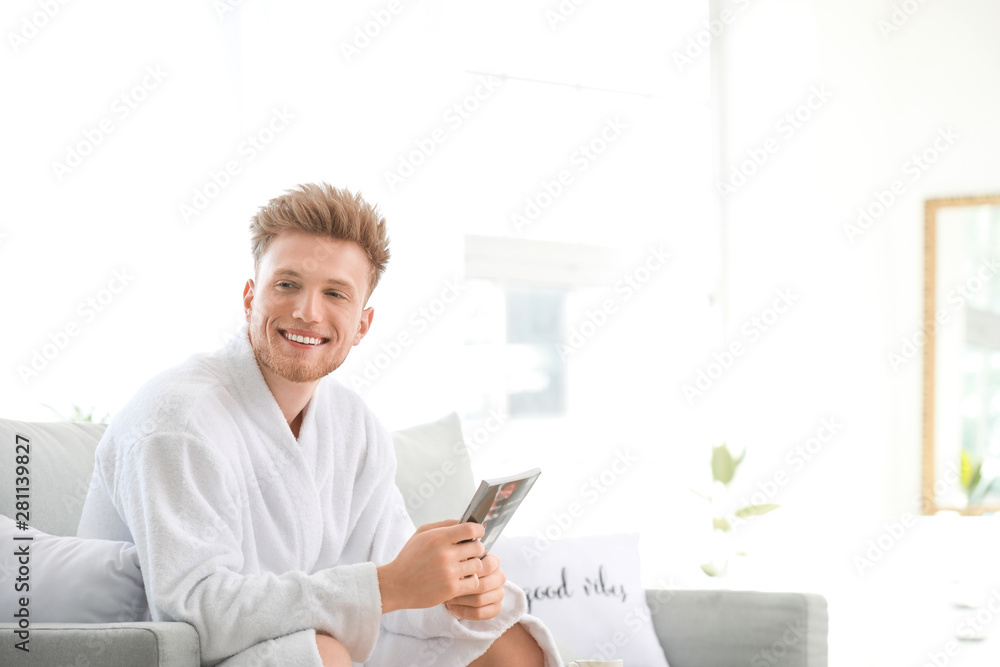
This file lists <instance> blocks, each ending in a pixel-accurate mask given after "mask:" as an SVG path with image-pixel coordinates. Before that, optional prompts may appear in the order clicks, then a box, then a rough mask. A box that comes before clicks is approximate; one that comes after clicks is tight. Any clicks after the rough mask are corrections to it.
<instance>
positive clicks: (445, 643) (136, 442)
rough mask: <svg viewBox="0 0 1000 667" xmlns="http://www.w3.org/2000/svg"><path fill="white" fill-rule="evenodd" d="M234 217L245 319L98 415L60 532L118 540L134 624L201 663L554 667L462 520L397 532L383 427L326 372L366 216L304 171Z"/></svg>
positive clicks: (349, 306) (375, 273)
mask: <svg viewBox="0 0 1000 667" xmlns="http://www.w3.org/2000/svg"><path fill="white" fill-rule="evenodd" d="M251 230H252V247H253V255H254V278H253V279H251V280H248V281H247V284H246V287H245V288H244V291H243V305H244V309H245V311H246V318H247V326H246V327H243V328H242V329H241V331H240V332H239V334H238V335H237V336H236V338H235V339H234V340H233V341H231V342H230V343H229V344H227V345H226V346H225V347H224V348H223V349H222V350H219V351H218V352H216V353H213V354H210V355H194V356H193V357H191V358H190V359H189V360H188V361H187V362H185V363H184V364H182V365H180V366H178V367H176V368H174V369H172V370H170V371H167V372H165V373H162V374H160V375H158V376H156V377H155V378H153V380H151V381H150V382H148V383H147V384H146V385H145V386H144V387H143V388H142V389H140V391H139V392H138V394H137V395H136V396H135V398H133V399H132V401H130V403H129V404H128V405H127V406H126V407H125V408H124V409H123V410H122V411H121V413H120V414H118V415H116V417H115V418H114V420H113V421H112V423H111V425H110V426H109V427H108V430H107V432H106V433H105V435H104V437H103V439H102V440H101V443H100V445H99V446H98V449H97V454H96V464H95V470H94V479H93V482H92V484H91V488H90V492H89V493H88V496H87V500H86V502H85V505H84V509H83V515H82V518H81V522H80V527H79V531H78V534H79V535H81V536H87V537H104V538H111V539H120V540H127V541H131V542H134V543H135V544H136V546H137V552H138V554H139V559H140V565H141V568H142V573H143V578H144V582H145V586H146V593H147V597H148V599H149V603H150V610H151V616H152V619H153V620H181V621H186V622H188V623H190V624H192V625H194V627H195V628H196V629H197V630H198V635H199V639H200V642H201V659H202V663H203V664H207V665H213V664H220V663H221V664H225V665H250V664H258V665H259V664H276V665H277V664H281V665H312V666H314V667H318V666H319V665H324V666H331V665H337V666H338V667H341V666H347V665H350V664H351V663H352V662H354V663H361V662H368V663H369V664H373V665H374V664H378V665H409V664H415V665H423V664H437V665H465V664H469V663H472V664H476V665H494V664H495V665H501V664H503V665H525V666H531V665H538V666H542V665H544V666H545V667H554V666H555V665H558V664H559V661H558V653H557V651H556V649H555V646H554V644H553V642H552V638H551V636H550V635H549V634H548V632H547V631H546V630H545V628H544V626H542V625H541V624H540V623H539V622H538V620H537V619H534V618H532V617H530V616H525V615H524V612H525V609H526V602H525V598H524V594H523V593H522V592H521V591H520V590H519V589H517V588H516V587H514V586H513V585H512V584H509V583H506V577H505V576H504V574H503V571H502V570H501V569H500V565H499V561H498V559H497V558H496V556H494V555H492V554H491V555H487V556H486V557H485V558H482V559H480V558H479V556H481V555H482V545H481V544H480V543H479V542H478V541H476V540H475V539H474V538H478V537H481V536H482V535H483V528H482V526H480V525H478V524H473V523H465V524H459V523H457V522H456V521H454V520H451V521H444V522H440V523H436V524H428V525H425V526H421V527H420V528H419V529H417V530H416V532H414V529H413V524H412V523H411V522H410V520H409V517H408V515H407V514H406V510H405V506H404V503H403V499H402V496H401V495H400V493H399V491H398V490H397V489H396V486H395V483H394V479H395V465H396V464H395V458H394V454H393V449H392V443H391V441H390V439H389V435H388V433H387V432H386V430H385V428H384V427H383V426H382V425H381V424H380V423H379V422H378V421H377V420H376V419H375V417H374V416H373V415H372V413H371V412H370V411H369V410H368V408H367V407H366V406H365V405H364V403H363V402H362V401H361V399H360V398H359V397H358V396H357V395H356V394H354V393H353V392H351V391H350V390H348V389H347V388H345V387H344V386H343V385H342V384H340V383H339V382H337V381H336V380H335V379H333V378H332V377H331V376H330V373H331V372H333V371H334V370H335V369H336V368H338V367H339V366H340V365H341V364H342V363H343V361H344V359H345V358H346V357H347V354H348V352H349V351H350V349H351V348H352V347H353V346H355V345H357V344H358V343H360V342H361V340H362V339H363V338H364V336H365V334H367V333H368V331H369V329H370V327H371V324H372V319H373V315H374V313H373V310H372V308H371V307H368V306H367V300H368V297H369V296H370V295H371V293H372V290H374V288H375V286H376V284H377V283H378V280H379V278H380V277H381V274H382V272H383V271H384V269H385V266H386V263H387V261H388V259H389V250H388V239H387V237H386V230H385V221H384V220H383V219H382V217H381V216H380V215H379V214H378V212H377V211H376V210H375V209H374V208H372V207H371V206H370V205H368V204H367V203H366V202H365V201H364V200H362V199H361V198H360V196H358V195H354V194H351V193H349V192H347V191H345V190H337V189H334V188H332V187H330V186H329V185H326V184H322V185H305V186H300V187H299V189H297V190H291V191H289V192H288V193H286V194H285V195H283V196H281V197H278V198H276V199H274V200H272V201H270V202H269V203H268V204H267V205H266V206H264V207H262V208H261V209H260V211H258V213H257V214H256V215H255V216H254V218H253V222H252V224H251ZM470 540H472V541H470Z"/></svg>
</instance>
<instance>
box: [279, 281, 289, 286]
mask: <svg viewBox="0 0 1000 667" xmlns="http://www.w3.org/2000/svg"><path fill="white" fill-rule="evenodd" d="M286 285H287V286H288V287H292V284H291V283H290V282H286V281H282V282H280V283H278V287H285V286H286Z"/></svg>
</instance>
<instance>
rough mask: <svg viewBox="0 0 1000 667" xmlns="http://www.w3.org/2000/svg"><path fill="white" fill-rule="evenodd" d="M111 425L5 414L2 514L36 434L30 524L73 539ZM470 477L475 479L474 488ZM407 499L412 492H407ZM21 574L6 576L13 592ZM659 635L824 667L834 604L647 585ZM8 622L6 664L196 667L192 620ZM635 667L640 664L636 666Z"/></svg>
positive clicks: (718, 661)
mask: <svg viewBox="0 0 1000 667" xmlns="http://www.w3.org/2000/svg"><path fill="white" fill-rule="evenodd" d="M103 431H104V425H101V424H88V423H75V422H54V423H28V422H16V421H12V420H6V419H0V456H2V461H3V465H2V466H0V470H2V471H4V472H3V476H2V479H0V514H2V515H4V516H7V517H11V518H13V517H14V515H15V511H16V508H15V507H14V496H15V490H14V484H15V482H14V467H13V466H8V463H9V462H12V461H15V460H16V459H15V455H16V452H15V451H14V450H15V442H16V436H17V434H22V435H23V436H25V437H28V438H29V439H30V440H31V443H32V445H31V447H32V449H31V454H30V464H29V471H30V485H31V522H30V523H31V525H32V526H33V527H34V528H37V529H38V530H41V531H44V532H46V533H49V534H52V535H75V531H76V525H77V522H78V521H79V516H80V510H81V508H82V504H83V500H84V498H85V497H86V493H87V488H88V485H89V479H90V476H91V473H92V469H93V456H94V449H95V447H96V446H97V443H98V441H99V439H100V436H101V434H102V433H103ZM471 483H472V480H469V484H471ZM404 495H405V493H404ZM9 546H10V545H8V544H4V545H2V549H3V550H5V551H8V550H9ZM13 575H14V572H13V571H12V570H11V568H9V567H8V568H5V569H4V570H3V571H2V572H0V586H3V587H5V588H8V589H11V588H12V587H13V585H14V582H13V581H12V580H11V579H12V578H13ZM646 596H647V600H648V602H649V607H650V611H651V612H652V615H653V623H654V626H655V629H656V634H657V636H658V638H659V640H660V643H661V645H662V647H663V650H664V653H665V654H666V657H667V660H668V661H669V663H670V665H671V667H695V666H697V667H712V666H715V667H730V666H731V667H737V666H739V667H825V665H826V664H827V606H826V601H825V600H824V599H823V598H822V597H821V596H819V595H816V594H810V593H763V592H753V591H723V590H647V591H646ZM9 619H10V617H9V616H8V617H7V618H3V619H0V620H2V621H4V622H0V664H3V665H22V664H23V665H52V666H62V665H74V666H76V665H90V666H97V665H107V666H116V665H121V666H123V667H124V666H129V667H136V666H146V665H150V666H152V665H158V666H160V667H173V666H177V667H181V666H183V667H193V666H195V665H198V664H199V644H198V635H197V633H196V631H195V629H194V628H193V627H192V626H190V625H188V624H186V623H156V622H124V623H44V622H37V623H36V622H32V623H31V625H30V653H24V652H23V651H20V650H17V649H15V647H14V645H15V643H16V642H17V641H19V640H18V636H17V634H16V633H17V631H18V629H19V628H18V626H17V624H16V623H10V622H6V621H8V620H9ZM630 667H637V666H630Z"/></svg>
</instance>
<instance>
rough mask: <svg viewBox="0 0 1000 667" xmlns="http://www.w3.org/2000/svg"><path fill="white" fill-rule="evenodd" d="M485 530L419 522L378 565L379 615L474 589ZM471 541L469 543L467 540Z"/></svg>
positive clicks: (473, 525) (468, 524) (451, 523)
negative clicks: (392, 556) (396, 551)
mask: <svg viewBox="0 0 1000 667" xmlns="http://www.w3.org/2000/svg"><path fill="white" fill-rule="evenodd" d="M484 533H485V531H484V530H483V527H482V526H481V525H479V524H478V523H472V522H466V523H459V522H458V521H455V520H454V519H448V520H446V521H439V522H437V523H428V524H424V525H423V526H420V528H418V529H417V532H415V533H414V534H413V537H411V538H410V539H409V540H408V541H407V542H406V544H404V545H403V548H402V549H401V550H400V551H399V555H398V556H396V559H395V560H393V561H392V562H391V563H388V564H386V565H382V566H381V567H379V568H378V586H379V591H380V592H381V594H382V613H386V612H390V611H395V610H396V609H424V608H427V607H435V606H437V605H439V604H441V603H442V602H445V601H449V600H452V599H453V598H459V597H462V596H466V595H475V594H477V593H478V592H479V588H480V587H479V576H478V575H479V574H480V573H481V572H483V569H484V568H483V561H481V560H480V559H479V556H482V555H483V545H482V543H481V542H479V538H480V537H482V536H483V534H484ZM468 540H471V541H468Z"/></svg>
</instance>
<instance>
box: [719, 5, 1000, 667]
mask: <svg viewBox="0 0 1000 667" xmlns="http://www.w3.org/2000/svg"><path fill="white" fill-rule="evenodd" d="M741 4H742V3H733V4H732V5H728V7H729V8H730V9H731V10H732V11H734V13H735V14H736V15H737V19H736V20H734V21H733V23H732V24H731V25H729V26H727V28H726V31H725V33H724V35H722V37H721V43H720V47H721V51H722V57H723V61H722V62H723V66H722V71H723V85H722V90H723V91H724V100H723V110H724V111H723V117H724V123H723V130H724V133H723V136H725V140H726V144H725V148H726V150H725V158H724V160H723V163H724V174H725V175H726V176H728V175H729V172H730V170H731V169H732V167H733V166H735V165H737V164H738V163H739V162H740V161H742V160H744V159H746V158H747V151H748V150H755V149H760V148H761V147H763V146H764V142H765V140H766V139H767V138H769V137H770V138H773V139H775V140H776V142H777V143H776V144H772V147H773V146H775V145H776V146H777V150H776V151H775V152H774V153H773V154H770V155H768V157H767V161H766V163H765V164H764V165H763V166H762V167H761V168H760V169H759V170H758V171H757V173H755V174H754V175H753V176H751V177H750V178H749V179H748V181H747V183H746V184H745V185H744V186H743V187H741V188H739V189H738V190H737V191H736V192H735V193H734V194H733V195H732V196H730V197H729V198H728V199H727V200H726V204H725V208H724V214H725V220H726V228H727V230H728V236H727V238H728V259H729V262H728V266H729V281H728V287H729V322H730V331H731V332H732V334H731V335H732V336H733V337H734V339H736V340H741V339H742V340H746V337H745V336H741V334H740V333H739V332H738V331H737V329H738V328H739V327H740V326H742V324H743V323H745V322H746V321H748V318H750V317H752V316H753V315H755V314H757V313H759V312H760V311H761V309H762V308H763V307H764V306H766V305H767V304H768V302H769V301H770V300H771V299H772V298H773V295H774V294H775V293H776V292H777V290H779V289H790V290H791V291H792V292H793V293H794V294H795V295H796V299H797V300H796V302H795V305H794V307H793V308H791V309H790V310H789V312H788V313H787V314H785V315H782V316H781V317H780V318H779V320H778V321H777V323H776V324H775V325H774V328H773V330H771V331H769V332H767V333H766V334H764V335H763V336H761V337H760V339H759V341H757V342H756V343H754V344H753V346H752V347H750V348H749V349H748V351H747V353H746V354H745V355H744V356H743V357H742V358H741V360H740V361H739V363H738V365H736V366H734V367H733V369H732V370H731V371H730V372H729V373H728V374H727V375H726V377H725V378H724V379H723V381H722V382H721V383H720V384H719V386H718V387H717V389H716V394H715V395H714V396H713V397H712V400H717V401H720V402H726V403H727V404H728V406H729V409H728V414H729V419H730V420H731V421H730V433H732V434H733V435H732V436H731V437H732V439H733V440H737V439H739V440H741V441H743V442H744V443H745V444H746V445H747V447H748V448H749V451H750V455H749V456H748V458H747V461H746V463H745V465H744V470H742V471H741V475H742V476H743V477H742V479H741V480H740V481H739V483H738V488H739V490H738V491H737V493H740V492H745V493H750V492H752V491H760V490H761V489H762V488H771V489H773V488H775V487H774V486H769V484H772V483H773V482H774V481H775V479H776V478H775V475H776V474H778V473H784V474H786V475H787V477H786V478H781V479H787V481H786V482H785V483H783V484H780V485H778V486H777V487H776V488H777V490H776V491H775V493H773V494H770V496H769V497H770V499H772V500H773V501H774V502H778V503H780V504H781V505H782V509H781V510H780V511H778V512H775V513H774V514H772V515H770V516H768V517H766V518H764V519H761V520H759V521H757V522H755V523H754V524H752V525H750V526H748V527H747V528H746V534H745V535H743V536H742V537H743V538H744V539H746V540H747V542H748V543H750V544H751V545H752V546H751V551H752V552H755V553H757V554H758V555H760V556H762V557H763V556H765V555H766V557H765V558H764V560H770V562H769V563H768V564H767V566H768V567H770V568H772V569H773V570H774V572H775V582H776V585H783V586H788V587H790V586H792V585H793V582H796V581H797V582H799V585H801V586H803V587H809V588H813V589H816V590H821V591H823V592H824V593H825V594H827V595H828V597H829V598H830V599H831V619H832V621H831V623H832V624H831V641H832V642H833V652H832V654H831V658H832V662H831V664H885V663H883V662H881V661H882V660H885V659H890V658H888V655H889V654H885V653H883V652H880V649H878V648H877V647H878V646H879V645H883V646H886V647H892V648H891V649H889V648H887V649H886V650H887V651H888V650H897V649H901V648H902V647H904V646H906V647H908V650H910V651H911V652H912V653H899V652H897V653H894V654H891V655H892V656H893V657H892V658H891V661H892V662H893V664H921V663H920V662H918V661H919V660H921V659H924V660H926V655H925V653H926V651H929V650H932V648H933V647H935V646H941V645H942V643H941V642H943V641H944V640H945V639H947V638H949V637H950V636H951V628H949V627H947V626H944V625H941V624H936V623H937V621H936V620H935V621H934V622H933V623H932V624H931V626H930V627H925V628H920V626H918V625H913V624H911V623H910V622H909V621H907V622H906V623H902V622H895V621H898V620H899V618H901V616H899V614H901V613H903V612H904V608H905V607H906V605H913V604H914V600H916V599H917V598H918V597H919V595H918V594H917V593H916V591H915V590H913V589H912V588H911V589H910V590H908V591H906V593H904V594H903V595H900V591H899V590H898V589H896V588H894V587H897V586H900V585H903V586H905V583H904V581H903V580H902V579H897V578H896V576H895V575H896V574H897V573H898V572H904V571H905V572H907V573H908V576H912V575H914V572H916V571H919V572H921V574H920V575H919V580H920V581H921V584H920V585H921V586H927V587H928V589H927V590H931V589H933V590H937V588H936V587H937V586H938V585H943V584H945V583H947V578H948V577H952V576H954V575H955V572H954V571H947V570H948V569H949V568H947V567H946V568H944V569H941V568H937V569H935V568H933V567H930V563H931V562H932V561H933V562H934V563H935V564H937V565H940V564H941V562H942V561H941V560H940V559H939V560H934V559H935V558H938V556H940V554H938V553H935V552H929V551H927V549H928V548H931V549H933V548H934V545H939V546H943V545H945V544H947V543H948V539H947V536H946V535H945V534H944V533H943V532H942V533H939V534H937V537H936V538H935V537H932V536H933V535H935V534H936V533H935V531H936V530H937V528H936V524H935V523H934V522H930V523H928V524H927V525H926V526H924V527H923V528H922V530H926V531H927V532H922V533H921V535H922V536H923V537H921V538H919V539H918V538H917V537H912V539H911V535H910V534H909V532H908V531H904V535H903V537H902V538H900V539H899V540H896V542H898V543H899V544H903V545H904V546H902V547H900V548H899V549H897V550H895V551H894V552H893V553H891V554H889V555H887V556H886V557H885V559H884V561H883V562H880V563H877V564H875V565H874V567H873V568H864V567H862V568H861V571H859V568H858V566H857V562H856V561H855V558H856V557H857V556H859V555H860V556H864V555H865V554H866V553H867V551H868V549H869V540H870V539H877V538H878V537H880V536H881V535H882V534H883V533H884V532H885V530H886V528H885V526H886V525H892V524H893V522H898V521H900V519H901V518H904V517H906V518H909V517H910V516H911V515H912V514H916V513H919V511H920V487H919V479H920V457H921V430H920V425H921V410H922V403H921V400H922V399H921V383H922V375H921V372H922V369H921V359H920V358H919V357H918V358H914V359H913V360H912V361H908V362H907V363H905V364H903V365H902V366H900V367H899V368H898V369H896V370H894V369H893V368H892V366H891V364H890V363H889V361H888V359H887V355H888V353H889V352H897V353H898V352H899V351H900V347H901V340H902V338H903V337H904V336H912V334H913V333H914V332H915V331H917V330H919V328H920V326H921V322H922V316H923V315H922V314H923V302H922V300H923V277H922V276H923V274H922V271H923V202H924V200H925V199H928V198H932V197H943V196H960V195H973V194H986V193H996V192H998V191H1000V178H998V176H1000V169H998V166H1000V163H998V148H1000V128H998V126H997V124H996V121H995V119H996V113H995V110H996V109H997V105H998V102H1000V88H998V86H997V82H998V81H1000V46H998V42H997V40H996V36H995V34H996V27H997V25H1000V6H998V5H997V4H996V3H991V2H976V1H967V2H949V3H920V4H918V3H916V2H911V3H899V2H896V3H893V2H861V1H858V2H838V3H801V2H780V1H764V2H759V3H754V4H753V5H752V6H750V7H749V8H748V9H746V10H744V11H739V6H740V5H741ZM903 4H906V5H907V7H906V9H908V10H910V13H906V12H905V11H903V12H902V13H901V14H898V15H897V23H898V24H899V25H898V26H894V27H898V29H896V30H885V31H883V30H882V29H880V21H883V20H884V21H890V20H891V18H892V16H893V11H894V8H897V9H898V10H903V7H902V5H903ZM724 6H727V5H724ZM899 16H902V17H905V20H903V19H901V18H899ZM890 25H892V24H890ZM817 87H818V88H817ZM819 89H822V90H824V91H827V92H828V93H829V99H828V100H827V101H825V102H823V103H822V104H820V103H819V98H818V97H815V98H813V102H814V104H815V106H817V107H818V108H817V109H815V110H811V111H810V114H809V115H810V117H809V118H808V120H805V121H804V122H802V124H801V127H800V128H798V129H796V130H795V132H794V133H790V132H788V131H784V130H783V128H784V127H785V126H779V125H778V124H779V123H781V119H782V118H783V117H784V115H785V114H786V113H788V112H793V111H794V110H795V109H796V108H797V107H798V106H799V105H801V104H803V103H804V102H808V101H809V99H810V96H811V95H812V94H813V93H812V92H811V91H816V90H819ZM824 95H825V93H824ZM806 115H807V114H806V113H805V112H804V111H803V116H806ZM942 130H943V131H945V132H952V133H953V134H954V135H955V136H957V138H956V139H954V141H953V143H952V144H950V145H949V144H948V142H947V141H946V140H944V139H942V140H940V141H939V144H938V147H939V148H943V147H947V150H946V151H945V152H943V153H941V154H940V158H939V159H938V160H937V161H936V162H935V163H934V164H932V165H930V166H929V167H928V168H927V169H926V170H914V169H913V164H914V163H912V162H910V163H909V164H908V161H910V160H912V155H913V154H915V153H922V152H923V151H924V150H925V149H931V148H932V147H933V146H934V141H935V139H936V137H937V136H939V135H938V133H939V131H942ZM789 134H790V135H791V136H788V135H789ZM894 180H898V181H900V182H901V188H899V191H900V192H901V194H899V195H895V196H894V201H893V202H892V203H891V204H890V205H889V206H888V210H887V212H886V213H885V214H884V215H883V216H882V217H880V218H878V219H877V220H876V221H875V222H874V224H872V225H871V226H870V227H869V228H868V229H867V230H863V231H862V233H861V234H860V235H858V234H853V233H848V231H847V230H846V229H845V225H848V224H851V223H855V222H856V220H857V217H858V213H857V209H858V207H868V206H869V205H871V204H872V202H876V201H877V197H878V196H879V194H878V193H880V192H882V191H885V190H888V189H889V187H890V185H891V183H892V182H893V181H894ZM882 197H883V198H884V199H886V201H888V198H887V195H885V194H882ZM852 236H853V239H852ZM830 417H835V418H836V419H837V420H838V422H839V423H842V424H843V428H842V430H840V432H838V433H837V434H836V436H835V437H834V438H833V439H832V440H830V442H829V443H826V444H824V445H823V446H822V448H821V449H820V451H819V452H818V453H817V454H816V455H815V456H814V457H813V458H812V460H810V461H802V462H797V461H792V460H791V459H788V458H786V457H787V456H788V455H789V454H788V453H789V452H791V451H792V450H793V448H794V447H796V446H797V445H801V444H804V443H806V441H807V439H808V438H809V437H810V436H813V435H814V434H816V432H817V429H818V428H819V427H820V425H821V423H822V421H823V420H824V419H826V418H830ZM792 456H795V454H792ZM981 537H982V536H981ZM908 543H909V544H910V546H906V545H907V544H908ZM917 545H919V546H917ZM952 565H953V564H952ZM925 566H926V567H925ZM987 571H988V570H987ZM975 573H976V574H980V573H983V571H982V570H976V571H975ZM890 580H891V581H892V582H893V583H892V584H891V585H890V584H887V583H886V582H887V581H890ZM907 581H908V582H909V586H910V587H913V586H917V585H918V584H917V583H916V582H917V580H916V579H908V580H907ZM984 590H985V588H984ZM931 597H933V596H932V594H930V593H928V594H927V595H925V596H924V599H925V600H927V599H930V598H931ZM918 615H919V614H918ZM907 618H909V617H907ZM893 619H895V621H893V622H890V621H892V620H893ZM911 620H912V619H911ZM880 633H882V634H881V635H880ZM906 633H909V635H910V636H914V635H918V636H921V641H917V642H913V641H907V640H906V639H905V637H906ZM925 644H926V646H925ZM866 660H870V662H866ZM975 664H979V663H975Z"/></svg>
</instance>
